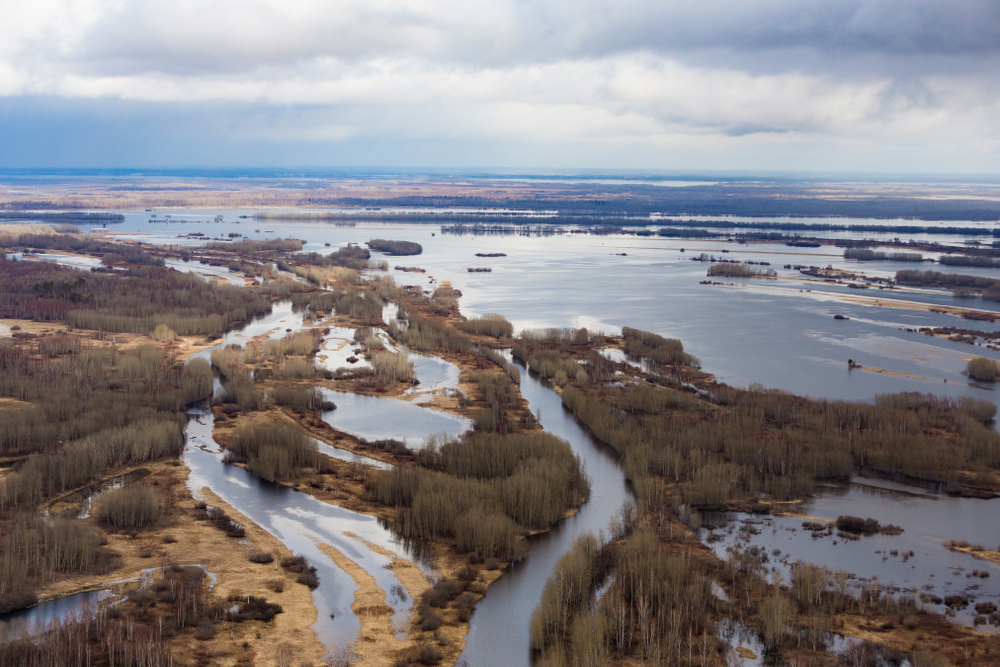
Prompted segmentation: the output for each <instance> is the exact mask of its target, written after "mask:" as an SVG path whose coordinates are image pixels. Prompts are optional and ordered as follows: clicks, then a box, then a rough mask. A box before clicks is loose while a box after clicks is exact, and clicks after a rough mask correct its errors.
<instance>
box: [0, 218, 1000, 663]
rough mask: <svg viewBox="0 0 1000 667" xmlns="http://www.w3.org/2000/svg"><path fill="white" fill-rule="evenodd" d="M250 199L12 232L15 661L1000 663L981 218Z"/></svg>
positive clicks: (11, 628)
mask: <svg viewBox="0 0 1000 667" xmlns="http://www.w3.org/2000/svg"><path fill="white" fill-rule="evenodd" d="M117 213H119V212H116V214H117ZM255 213H256V212H255V211H254V210H250V209H195V208H190V209H183V210H175V211H173V212H172V214H171V215H172V217H173V218H174V219H175V222H176V223H177V226H174V225H163V224H156V225H151V224H149V221H150V218H149V213H148V212H146V211H142V210H124V211H120V216H121V219H120V220H119V219H117V218H116V219H115V220H114V224H113V225H112V227H111V228H109V229H103V228H102V229H100V230H94V231H93V232H83V231H79V232H74V231H70V232H59V231H56V230H55V229H52V230H51V231H50V232H48V233H45V232H44V230H42V233H39V229H38V227H39V225H44V224H45V222H46V219H44V218H43V217H39V218H37V219H32V220H30V222H32V223H34V226H33V227H32V233H31V234H30V235H18V234H16V230H15V232H11V231H10V227H9V226H8V227H5V228H4V230H3V231H2V233H0V240H3V247H4V249H5V251H6V256H5V258H4V259H2V260H0V269H2V270H3V275H4V281H3V286H2V287H0V316H2V324H3V328H2V329H0V332H2V333H3V338H2V339H0V363H2V364H3V368H4V378H3V380H2V382H0V391H2V397H3V399H4V403H3V404H2V405H0V426H2V433H0V447H2V451H0V454H2V455H3V457H4V471H3V477H2V479H0V485H2V491H3V492H2V494H0V501H2V504H3V509H4V512H5V513H4V515H3V517H2V521H0V524H2V525H0V532H2V534H3V535H4V543H3V544H4V546H3V550H2V556H3V559H4V560H3V563H0V565H2V568H0V580H2V582H3V586H4V588H3V589H2V591H0V592H2V595H0V597H2V600H3V602H4V605H5V609H8V610H10V611H8V612H7V614H5V615H4V616H3V617H0V621H2V622H3V623H4V625H3V626H2V629H3V633H4V634H3V637H4V639H3V644H2V646H0V653H4V654H5V657H4V658H3V659H4V660H6V661H8V662H9V661H16V660H24V659H27V658H25V656H37V655H41V654H43V653H44V652H46V651H48V652H49V654H50V655H52V656H56V655H59V656H62V655H63V654H64V653H65V654H66V655H69V654H70V653H72V654H73V655H81V656H83V655H85V656H87V659H88V660H91V661H93V662H95V663H96V664H103V663H104V662H109V663H110V662H111V661H114V660H118V659H119V657H118V656H125V655H132V654H134V653H136V652H137V651H138V650H139V648H138V647H139V645H140V644H141V645H142V646H143V647H145V648H143V649H142V650H144V651H146V652H147V653H146V654H147V655H148V658H144V660H147V662H146V663H143V664H170V663H169V661H173V664H202V663H204V662H205V661H206V660H207V661H209V662H211V663H212V664H321V663H325V664H362V665H364V664H371V665H381V664H385V665H403V664H467V665H532V664H543V665H552V666H556V665H562V664H581V665H584V664H588V665H589V664H594V665H597V664H623V665H624V664H647V663H648V664H668V665H682V664H687V665H701V666H702V667H704V666H706V665H730V664H800V665H805V664H815V665H825V664H906V663H908V664H910V665H913V666H914V667H916V666H917V665H932V664H935V665H936V664H996V661H997V660H1000V643H998V639H997V634H996V633H997V632H998V630H1000V615H998V611H997V610H998V605H1000V588H997V587H998V586H1000V569H998V568H1000V565H998V564H997V563H998V561H1000V558H998V557H997V556H996V553H997V551H1000V532H998V531H997V525H998V524H997V523H996V521H995V518H994V517H995V516H996V507H997V505H996V503H997V502H1000V500H997V499H995V496H996V494H997V492H1000V478H998V476H997V470H998V468H1000V436H998V434H997V432H996V429H995V422H994V418H995V413H996V407H997V406H998V405H1000V399H998V397H997V394H996V391H995V388H994V385H993V384H992V383H991V382H990V381H989V380H988V379H985V376H984V375H983V374H982V373H981V372H975V373H974V372H973V365H971V364H970V362H971V361H973V360H974V359H976V358H981V359H983V360H986V361H987V362H1000V354H998V353H997V352H996V350H995V349H994V347H993V346H991V345H990V344H989V343H990V341H991V340H992V338H994V337H995V336H996V335H998V334H1000V328H998V326H1000V325H998V324H997V322H996V320H997V319H998V318H1000V307H996V304H995V301H994V300H993V299H992V298H991V296H992V294H991V292H990V289H991V287H992V284H993V282H994V281H993V278H992V277H991V275H992V273H991V271H992V269H993V266H992V264H991V263H990V262H991V261H992V260H989V261H987V260H979V259H977V260H974V261H973V260H970V261H951V260H949V261H940V258H941V257H952V256H970V257H976V256H986V257H989V254H988V253H987V252H986V250H985V249H984V250H983V252H984V253H985V255H983V254H980V255H976V254H969V253H965V252H963V250H968V248H969V247H970V246H969V245H968V244H966V241H967V240H968V239H969V237H970V235H972V236H976V237H978V236H981V234H974V235H973V234H971V230H978V229H980V228H981V227H983V223H982V222H981V221H979V220H973V221H969V222H968V224H967V225H965V223H955V224H951V223H949V226H947V227H946V226H944V225H939V226H938V227H939V228H935V229H932V228H933V227H934V225H933V224H932V223H928V224H926V225H921V226H919V228H918V227H915V226H910V227H906V226H902V225H893V224H889V223H887V222H886V221H884V220H881V221H879V220H871V219H867V220H866V219H857V220H848V221H847V222H845V223H843V224H839V225H828V228H823V227H822V224H821V223H820V222H819V221H809V220H804V221H801V222H799V223H796V224H797V228H796V229H794V230H792V229H790V228H789V229H784V228H783V227H782V224H784V223H781V222H780V221H779V222H774V223H773V224H772V225H771V226H770V227H769V226H768V224H767V221H759V222H758V226H759V227H760V229H762V230H766V234H765V232H764V231H761V232H754V233H755V234H757V237H756V238H752V237H751V234H749V233H746V232H747V230H746V229H741V228H739V227H736V226H734V228H733V229H729V230H726V231H722V232H720V226H721V225H722V224H723V223H724V222H725V220H724V219H723V218H721V217H720V218H719V219H715V220H707V221H706V222H707V224H704V225H703V226H702V229H703V231H704V234H703V235H697V234H693V233H692V234H688V235H686V236H683V237H681V236H675V235H673V232H667V233H664V234H659V233H657V231H658V230H659V229H660V227H661V226H657V225H655V224H654V225H650V224H648V223H647V224H644V225H639V226H635V227H634V228H630V227H628V226H626V225H618V226H616V227H615V229H614V230H603V231H602V232H601V233H594V231H595V230H594V229H593V228H592V227H590V226H587V225H583V224H576V223H574V222H573V221H572V220H569V219H564V220H561V221H558V223H557V224H558V227H552V228H549V230H548V231H546V232H545V233H533V232H532V231H531V229H533V227H534V226H535V225H537V221H535V220H532V222H531V226H530V227H529V226H524V227H518V226H517V225H514V226H513V227H511V228H506V227H498V228H494V229H490V228H488V227H483V228H481V229H476V228H470V229H462V230H457V229H453V230H452V231H451V232H450V233H448V232H446V229H445V227H444V226H443V225H441V224H435V223H434V222H433V221H426V220H424V221H414V220H409V219H407V218H406V216H403V217H402V218H400V219H394V220H384V219H377V218H374V217H373V216H372V215H367V214H366V215H364V216H362V217H361V219H358V220H356V221H352V224H350V225H348V224H340V222H341V221H340V219H339V218H328V216H323V215H320V213H321V212H318V211H316V212H313V213H314V214H313V213H310V215H309V216H305V215H302V216H299V215H294V214H293V212H292V211H290V210H286V211H276V212H275V213H273V214H269V215H268V216H266V217H264V218H258V219H256V220H254V219H251V218H250V216H253V215H254V214H255ZM264 219H266V223H262V222H261V220H264ZM101 220H102V221H103V220H104V219H103V218H102V219H101ZM690 222H691V224H686V225H680V226H678V225H677V221H676V220H671V221H669V222H668V221H664V222H663V224H662V228H663V229H684V230H688V231H691V230H696V229H698V227H697V225H695V224H694V222H696V221H690ZM334 223H337V224H334ZM261 224H266V226H267V227H268V230H269V233H268V234H265V233H262V232H260V231H257V230H258V227H257V226H258V225H261ZM554 224H555V223H554ZM789 224H790V223H789ZM181 225H183V234H181V235H178V234H179V232H178V229H180V228H181V227H180V226H181ZM809 225H812V226H811V227H810V226H809ZM793 231H794V233H796V234H800V235H802V236H806V234H805V232H808V241H804V240H801V239H800V240H794V239H793V238H791V236H790V234H791V233H792V232H793ZM459 232H460V233H459ZM650 232H652V233H650ZM741 233H745V234H746V235H745V236H744V237H739V236H738V235H739V234H741ZM4 234H6V236H3V235H4ZM273 235H277V238H275V237H274V236H273ZM765 235H773V236H772V237H770V238H764V236H765ZM900 236H903V237H906V239H907V240H906V241H902V240H900V238H899V237H900ZM911 236H912V237H913V238H912V239H911V238H910V237H911ZM216 239H225V240H223V241H218V240H216ZM845 240H851V241H852V243H855V244H857V242H863V243H864V245H863V246H860V247H861V248H862V249H864V250H866V251H865V252H858V251H852V252H845V250H844V248H843V245H844V241H845ZM915 245H922V246H923V247H922V248H919V249H921V250H922V251H924V255H923V256H922V257H921V260H922V261H931V260H934V261H937V264H938V265H937V266H936V267H935V274H934V275H931V274H929V273H926V274H925V273H920V274H919V275H917V273H916V272H915V271H914V269H913V264H914V261H915V258H914V256H913V253H901V252H898V251H899V250H901V249H910V248H912V247H913V246H915ZM929 246H933V247H935V248H938V251H939V252H938V254H934V253H933V252H928V251H926V248H927V247H929ZM941 248H944V249H945V251H946V252H941V251H940V249H941ZM868 249H872V250H870V251H868ZM702 253H705V254H704V257H709V258H710V257H711V256H718V257H720V259H721V257H723V256H724V257H725V261H716V262H712V261H711V260H710V259H707V260H706V261H696V262H692V261H690V258H691V257H692V256H694V257H699V256H702ZM393 255H409V256H410V258H409V259H408V260H407V261H408V262H409V263H413V264H414V266H413V267H403V269H405V270H400V271H398V272H396V273H395V274H393V271H391V270H389V263H388V262H386V261H383V258H390V257H391V256H393ZM476 256H479V257H490V258H491V262H495V263H493V264H491V267H490V269H491V270H490V271H488V272H487V271H472V270H470V269H469V268H468V267H469V265H470V262H472V261H473V260H472V258H473V257H476ZM759 266H763V267H765V268H764V269H758V268H755V267H759ZM187 269H191V270H192V273H187V271H186V270H187ZM397 269H400V267H397ZM713 276H714V277H715V278H716V279H717V280H721V281H723V282H711V281H706V280H705V278H706V277H713ZM998 277H1000V276H998ZM859 287H863V288H865V289H867V291H866V292H864V291H859V289H858V288H859ZM960 288H961V289H960ZM969 289H975V290H978V291H977V292H976V293H975V294H970V293H969V292H968V290H969ZM887 292H891V294H887ZM972 298H974V299H975V301H974V305H973V304H972V303H970V299H972ZM994 314H995V315H994ZM963 320H964V321H963ZM970 321H971V323H970ZM973 348H974V349H973ZM979 365H980V366H982V363H980V364H979ZM987 374H988V373H987ZM97 415H101V417H100V418H98V417H97ZM109 417H110V420H109ZM126 491H127V492H129V493H133V492H134V493H135V498H137V499H138V498H139V497H140V495H141V496H142V498H143V499H142V500H141V503H140V504H141V506H142V507H145V508H147V510H148V511H145V512H144V513H137V512H130V513H128V514H127V516H126V515H124V514H122V513H121V512H120V511H118V512H117V513H115V511H114V507H116V506H119V505H115V502H114V501H115V498H116V494H122V493H123V492H126ZM123 497H124V496H123ZM139 502H140V501H139V500H134V501H133V503H132V504H136V503H139ZM138 506H139V505H136V507H138ZM102 517H114V518H113V519H109V518H102ZM855 519H856V520H855ZM869 520H870V521H869ZM874 522H877V526H878V529H877V530H876V529H873V530H871V531H867V530H855V529H854V528H853V527H854V526H861V527H862V528H863V527H865V526H875V525H876V523H874ZM867 533H874V534H867ZM15 545H16V546H15ZM23 573H30V575H29V576H28V577H26V578H25V577H23V576H20V577H19V576H18V575H20V574H23ZM643 581H647V582H650V583H649V584H648V585H645V584H642V582H643ZM653 582H655V584H654V583H653ZM189 599H190V600H192V602H191V603H190V609H191V610H192V611H191V612H190V613H182V611H181V610H182V609H184V608H185V607H184V604H185V603H184V601H185V600H189ZM91 628H99V629H100V630H99V632H101V633H103V634H104V636H105V640H94V639H93V638H92V635H93V633H94V630H92V629H91ZM129 628H132V630H129ZM134 628H139V630H138V631H137V630H135V629H134ZM164 628H166V629H164ZM130 632H131V633H137V634H129V633H130ZM137 637H138V639H137ZM57 648H58V650H56V649H57ZM61 652H63V653H61ZM862 653H863V654H864V655H865V656H869V657H867V658H865V659H866V660H870V661H871V662H866V663H860V662H858V663H855V662H849V661H850V660H859V659H860V658H859V657H858V656H859V655H861V654H862ZM750 656H753V657H752V658H751V657H750ZM31 659H33V660H36V659H38V658H36V657H33V658H31ZM53 660H55V658H53ZM60 660H62V658H60ZM740 660H742V661H745V662H743V663H740V662H739V661H740ZM283 661H284V662H283ZM755 661H756V662H755ZM879 661H881V662H879ZM4 664H6V662H5V663H4ZM11 664H16V662H12V663H11ZM39 664H41V663H39ZM51 664H68V663H65V662H64V661H63V662H53V663H51Z"/></svg>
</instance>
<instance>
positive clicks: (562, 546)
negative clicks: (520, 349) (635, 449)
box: [458, 372, 632, 667]
mask: <svg viewBox="0 0 1000 667" xmlns="http://www.w3.org/2000/svg"><path fill="white" fill-rule="evenodd" d="M532 375H533V374H531V373H527V372H525V373H521V393H522V394H523V395H524V398H525V399H526V400H527V401H528V404H529V405H530V406H531V411H532V412H533V413H535V416H536V417H538V418H539V422H540V423H541V425H542V427H543V428H544V429H545V430H546V431H547V432H548V433H551V434H552V435H555V436H558V437H560V438H563V439H564V440H566V441H567V442H569V444H570V447H572V448H573V451H574V452H575V453H576V454H577V455H578V456H579V457H580V458H581V459H582V460H583V462H584V464H585V465H586V470H587V475H588V476H589V477H590V500H588V501H587V502H586V503H585V504H584V505H583V507H581V508H580V511H579V512H577V513H576V514H575V515H574V516H572V517H570V518H569V519H566V520H565V521H563V522H562V523H560V524H559V525H558V526H556V527H555V529H553V530H552V531H550V532H548V533H544V534H542V535H538V536H536V537H533V538H531V542H530V547H529V549H528V555H527V556H526V557H525V558H523V559H522V560H521V561H519V562H517V563H515V564H513V565H512V566H511V567H510V568H509V569H508V570H507V571H506V572H504V575H503V576H502V577H501V578H500V579H499V581H497V582H496V583H494V584H493V585H491V586H490V588H489V590H488V591H487V593H486V597H484V598H483V599H482V600H480V602H479V604H478V605H477V606H476V610H475V612H474V613H473V615H472V622H471V624H470V626H469V635H468V637H467V640H466V648H465V651H464V652H463V653H462V656H461V657H460V658H459V660H458V664H462V660H465V661H467V663H468V664H469V665H475V667H491V666H496V667H518V666H524V667H528V666H529V665H530V664H531V649H530V643H529V637H528V626H529V622H530V620H531V612H532V610H534V608H535V606H536V605H537V604H538V602H539V601H540V600H541V598H542V589H543V588H544V587H545V580H546V579H547V578H548V576H549V574H551V572H552V568H553V567H554V566H555V563H556V561H557V560H559V557H560V556H562V555H563V554H564V553H566V552H567V551H569V549H570V547H572V546H573V542H574V541H576V538H577V537H579V536H580V535H581V534H583V533H586V532H591V533H594V534H595V535H596V534H597V533H598V532H600V531H602V530H605V529H606V528H607V526H608V522H609V521H610V520H611V517H612V516H613V515H614V513H615V512H617V511H618V510H619V509H620V508H621V506H622V505H623V504H624V503H625V502H626V501H628V500H630V499H631V497H632V495H631V493H630V492H629V491H628V489H627V488H626V486H625V474H624V472H622V469H621V467H620V466H619V465H618V461H617V458H616V457H615V455H614V453H613V452H610V451H609V450H608V449H607V448H606V447H604V446H603V445H601V444H600V443H597V442H595V441H594V440H593V438H591V437H590V435H589V434H588V433H587V432H586V431H584V429H583V427H582V426H580V424H579V423H578V422H577V421H576V418H575V417H573V415H572V414H570V413H569V412H568V411H567V410H566V409H565V408H564V407H563V405H562V399H561V398H560V397H559V394H557V393H556V392H555V391H553V390H552V389H550V388H549V387H548V386H547V385H546V384H544V383H543V382H542V381H541V380H540V379H538V378H536V377H533V376H532Z"/></svg>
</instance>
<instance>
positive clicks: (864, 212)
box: [300, 181, 1000, 234]
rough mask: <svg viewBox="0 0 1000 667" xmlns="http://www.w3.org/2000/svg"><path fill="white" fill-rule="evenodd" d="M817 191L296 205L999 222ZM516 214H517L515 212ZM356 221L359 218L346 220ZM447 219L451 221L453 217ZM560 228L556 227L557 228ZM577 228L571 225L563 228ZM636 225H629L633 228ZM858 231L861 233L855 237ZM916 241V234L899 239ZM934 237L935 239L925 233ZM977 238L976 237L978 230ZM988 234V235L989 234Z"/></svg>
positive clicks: (706, 188) (954, 206) (615, 188)
mask: <svg viewBox="0 0 1000 667" xmlns="http://www.w3.org/2000/svg"><path fill="white" fill-rule="evenodd" d="M816 187H819V188H822V187H823V186H822V184H819V185H817V184H813V183H801V184H800V183H794V182H777V183H770V184H761V183H754V184H752V185H751V184H744V183H740V182H734V181H728V182H720V183H714V184H704V185H703V184H692V185H689V186H687V187H682V188H670V187H660V186H657V185H642V184H626V183H623V184H621V185H615V184H605V183H585V182H579V183H571V184H566V185H564V186H562V187H561V188H560V190H561V192H560V194H559V195H555V196H546V195H543V196H538V197H536V196H531V197H521V198H518V197H504V198H503V199H502V200H498V199H497V198H494V197H487V196H464V195H463V196H448V195H440V194H430V195H408V196H401V197H387V198H384V199H364V198H360V197H343V198H341V197H309V198H306V199H304V200H303V201H302V202H301V204H300V205H302V206H309V207H333V206H358V207H363V208H369V209H372V210H371V211H366V212H365V214H364V215H365V216H369V215H375V216H381V217H387V218H388V217H391V218H392V219H393V220H401V221H402V220H406V221H415V219H416V218H418V217H423V218H425V219H427V220H428V221H435V222H440V221H441V220H442V218H443V217H444V216H442V215H436V214H434V213H432V212H430V211H428V212H426V213H417V214H410V215H406V214H398V213H392V212H388V211H385V212H383V211H378V210H376V209H380V208H397V207H398V208H416V207H421V208H460V209H469V208H485V209H490V208H497V207H503V208H504V209H505V210H503V211H495V212H494V211H490V212H488V214H483V213H481V212H476V214H473V215H463V216H462V217H463V219H470V218H471V221H477V220H476V218H475V215H478V216H479V218H480V219H481V220H482V221H484V222H485V221H487V220H489V219H490V218H492V219H493V220H496V219H497V218H502V217H514V216H518V215H521V216H523V215H524V213H526V212H531V213H545V212H556V213H558V214H559V215H560V216H565V217H567V218H570V217H576V216H579V217H606V218H609V219H610V218H614V217H626V216H643V217H645V216H649V215H650V214H660V215H662V216H744V217H773V218H777V217H792V218H795V217H825V218H838V217H840V218H876V219H884V220H897V219H913V220H955V221H962V220H972V221H986V222H995V221H997V220H1000V205H998V204H997V202H994V201H988V200H969V199H940V200H933V199H925V198H916V197H914V198H909V197H893V196H884V195H882V194H878V195H874V194H868V193H859V194H858V196H855V197H850V198H845V197H837V198H830V197H827V196H825V194H815V193H814V190H813V188H816ZM518 209H521V211H518ZM351 217H352V218H353V219H355V220H357V219H359V218H360V216H357V215H352V216H351ZM454 217H458V214H455V215H454ZM560 224H562V223H560ZM568 224H577V223H568ZM632 224H635V223H632ZM885 227H887V229H884V230H877V229H872V230H870V231H894V230H899V231H901V232H905V231H906V230H905V229H903V228H901V227H895V226H891V225H886V226H885ZM859 231H860V230H859ZM906 233H917V232H906ZM930 233H934V232H930ZM976 233H980V234H981V233H982V230H979V231H978V232H976ZM986 233H987V234H989V233H991V232H990V231H989V230H987V231H986Z"/></svg>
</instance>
